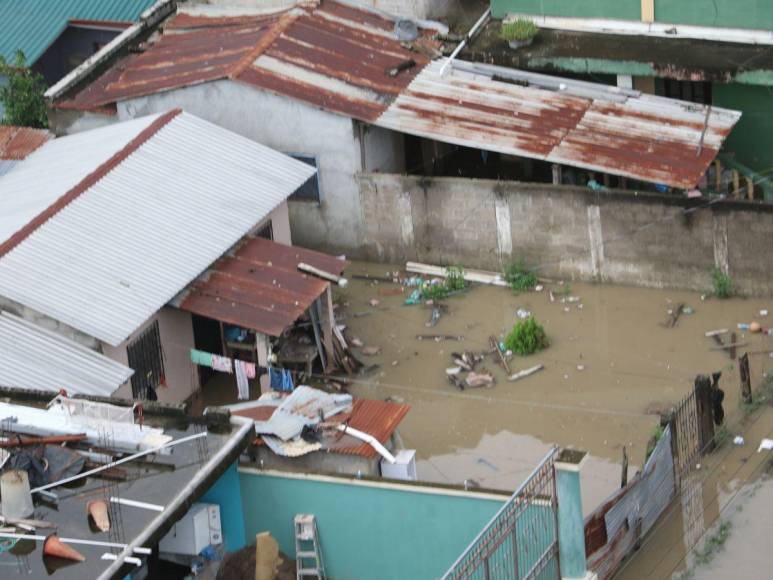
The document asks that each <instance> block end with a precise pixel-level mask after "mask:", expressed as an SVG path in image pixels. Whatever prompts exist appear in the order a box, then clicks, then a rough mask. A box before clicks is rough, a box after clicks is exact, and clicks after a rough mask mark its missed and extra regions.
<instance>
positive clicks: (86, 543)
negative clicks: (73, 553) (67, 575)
mask: <svg viewBox="0 0 773 580" xmlns="http://www.w3.org/2000/svg"><path fill="white" fill-rule="evenodd" d="M46 537H47V536H38V535H35V534H7V533H5V532H2V533H0V538H11V539H14V540H35V541H36V542H45V541H46ZM59 541H60V542H62V543H64V544H78V545H82V546H100V547H102V548H123V549H126V548H127V547H128V544H118V543H116V542H99V541H97V540H80V539H78V538H59ZM132 550H133V551H134V553H135V554H145V555H150V554H152V553H153V550H151V549H150V548H143V547H140V546H136V547H134V548H132Z"/></svg>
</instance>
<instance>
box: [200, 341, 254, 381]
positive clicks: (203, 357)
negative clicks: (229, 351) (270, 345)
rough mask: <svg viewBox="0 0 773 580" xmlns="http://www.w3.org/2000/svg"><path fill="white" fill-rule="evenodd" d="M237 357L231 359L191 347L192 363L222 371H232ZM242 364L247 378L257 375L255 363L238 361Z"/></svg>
mask: <svg viewBox="0 0 773 580" xmlns="http://www.w3.org/2000/svg"><path fill="white" fill-rule="evenodd" d="M237 361H238V359H231V358H228V357H227V356H220V355H218V354H212V353H210V352H205V351H203V350H196V349H195V348H192V349H191V362H192V363H193V364H196V365H199V366H202V367H207V368H210V369H213V370H216V371H220V372H223V373H229V374H230V373H233V370H234V364H235V363H236V362H237ZM238 362H241V363H242V364H243V367H244V372H245V374H246V376H247V378H248V379H254V378H255V377H256V376H257V365H256V364H255V363H251V362H246V361H238Z"/></svg>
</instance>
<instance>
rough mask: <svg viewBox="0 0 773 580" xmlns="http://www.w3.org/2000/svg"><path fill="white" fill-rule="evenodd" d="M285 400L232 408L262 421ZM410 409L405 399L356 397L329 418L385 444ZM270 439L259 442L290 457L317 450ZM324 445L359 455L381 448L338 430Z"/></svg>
mask: <svg viewBox="0 0 773 580" xmlns="http://www.w3.org/2000/svg"><path fill="white" fill-rule="evenodd" d="M281 400H282V399H273V400H268V401H263V400H261V401H250V402H249V403H240V404H237V405H233V406H231V407H230V408H231V412H232V413H233V414H234V415H239V416H242V417H247V418H250V419H253V420H254V421H256V423H258V422H263V421H267V420H269V419H270V418H271V416H272V415H273V413H274V411H275V409H276V407H277V405H278V403H279V402H280V401H281ZM410 409H411V408H410V406H409V405H405V404H401V403H391V402H389V401H379V400H376V399H354V400H353V404H352V409H351V411H350V412H344V413H338V414H336V415H333V416H331V417H328V418H327V419H326V421H327V422H329V423H333V422H342V423H343V422H346V423H347V424H348V425H349V426H350V427H352V428H354V429H358V430H359V431H363V432H365V433H368V434H369V435H372V436H373V437H375V438H376V439H377V440H378V441H379V442H380V443H381V444H386V443H387V442H388V441H389V439H390V437H392V435H393V434H394V432H395V431H396V430H397V427H398V425H400V422H401V421H402V420H403V419H404V418H405V416H406V415H407V414H408V411H410ZM266 439H267V438H263V437H259V438H258V439H257V440H256V443H257V444H261V443H264V442H265V443H266V444H267V445H268V446H269V447H270V448H271V450H272V451H274V452H275V453H278V454H279V455H285V456H287V457H297V456H300V455H305V454H306V453H309V452H311V451H316V450H317V449H316V445H314V444H306V445H303V444H300V443H299V444H297V445H288V442H283V441H281V440H279V439H278V438H273V440H272V441H271V442H270V443H269V442H267V441H266ZM321 449H322V450H324V451H328V452H330V453H338V454H341V455H359V456H361V457H366V458H369V459H371V458H374V457H377V456H378V452H377V451H376V450H375V449H374V448H373V447H372V446H371V445H370V444H368V443H365V442H363V441H360V440H359V439H356V438H354V437H352V436H350V435H345V434H337V435H336V436H335V437H334V438H333V440H332V441H327V440H323V441H322V445H321ZM277 450H279V451H277Z"/></svg>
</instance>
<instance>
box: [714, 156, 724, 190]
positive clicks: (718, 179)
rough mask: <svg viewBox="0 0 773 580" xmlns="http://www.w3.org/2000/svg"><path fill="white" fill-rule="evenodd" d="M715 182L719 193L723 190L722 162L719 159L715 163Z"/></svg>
mask: <svg viewBox="0 0 773 580" xmlns="http://www.w3.org/2000/svg"><path fill="white" fill-rule="evenodd" d="M714 180H715V182H716V188H715V189H716V191H717V193H719V191H720V189H721V188H722V162H721V161H720V160H719V159H716V160H715V161H714Z"/></svg>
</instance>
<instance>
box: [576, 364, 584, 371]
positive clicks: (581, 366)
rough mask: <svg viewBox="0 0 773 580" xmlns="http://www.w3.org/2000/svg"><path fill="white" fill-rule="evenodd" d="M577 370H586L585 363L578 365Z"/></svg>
mask: <svg viewBox="0 0 773 580" xmlns="http://www.w3.org/2000/svg"><path fill="white" fill-rule="evenodd" d="M577 370H578V371H584V370H585V365H577Z"/></svg>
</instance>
